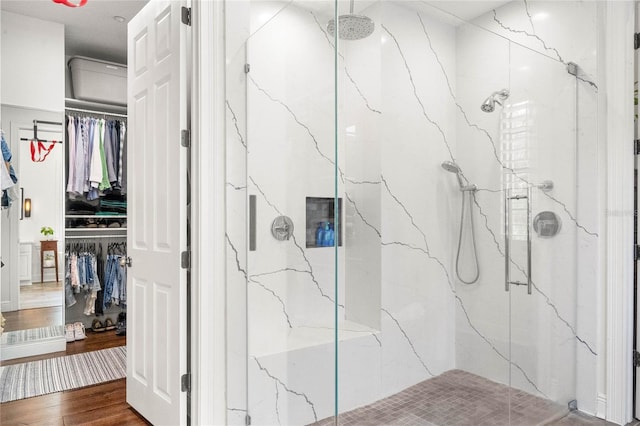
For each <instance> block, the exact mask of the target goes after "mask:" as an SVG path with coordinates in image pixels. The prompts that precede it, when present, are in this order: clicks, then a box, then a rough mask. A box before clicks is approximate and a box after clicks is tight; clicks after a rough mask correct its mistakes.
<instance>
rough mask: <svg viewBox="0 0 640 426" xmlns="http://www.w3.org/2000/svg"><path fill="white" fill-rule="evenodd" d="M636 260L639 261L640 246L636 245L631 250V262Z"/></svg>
mask: <svg viewBox="0 0 640 426" xmlns="http://www.w3.org/2000/svg"><path fill="white" fill-rule="evenodd" d="M638 259H640V246H639V245H637V244H636V245H635V247H634V250H633V260H638Z"/></svg>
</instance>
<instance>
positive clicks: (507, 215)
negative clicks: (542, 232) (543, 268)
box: [504, 188, 533, 294]
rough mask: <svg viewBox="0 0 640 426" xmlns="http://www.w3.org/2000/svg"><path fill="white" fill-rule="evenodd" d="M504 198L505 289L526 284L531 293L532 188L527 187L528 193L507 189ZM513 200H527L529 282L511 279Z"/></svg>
mask: <svg viewBox="0 0 640 426" xmlns="http://www.w3.org/2000/svg"><path fill="white" fill-rule="evenodd" d="M504 193H505V200H504V269H505V274H504V277H505V280H504V291H509V289H510V287H511V286H512V285H518V286H520V285H526V286H527V293H528V294H531V288H532V285H533V284H532V281H531V188H527V195H511V191H510V190H508V189H507V190H506V191H505V192H504ZM513 200H516V201H519V200H527V274H526V276H527V282H526V283H525V282H521V281H511V256H510V254H509V253H510V247H509V244H510V242H511V202H512V201H513Z"/></svg>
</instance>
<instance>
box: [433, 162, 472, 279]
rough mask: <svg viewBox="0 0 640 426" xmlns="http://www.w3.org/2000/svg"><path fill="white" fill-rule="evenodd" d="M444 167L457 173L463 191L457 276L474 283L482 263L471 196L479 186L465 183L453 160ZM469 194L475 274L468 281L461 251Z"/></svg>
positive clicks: (443, 165)
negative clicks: (477, 243)
mask: <svg viewBox="0 0 640 426" xmlns="http://www.w3.org/2000/svg"><path fill="white" fill-rule="evenodd" d="M441 165H442V168H443V169H445V170H446V171H448V172H450V173H455V174H456V176H457V178H458V184H459V185H460V192H462V208H461V210H460V232H459V234H458V252H457V253H456V276H457V277H458V279H459V280H460V281H461V282H462V283H464V284H473V283H475V282H476V281H478V278H480V265H479V264H478V249H477V248H476V233H475V228H474V226H473V205H472V204H471V197H473V192H475V191H477V190H478V189H477V187H476V186H475V185H473V184H468V183H467V184H465V181H466V179H464V177H463V175H462V170H460V166H458V165H457V164H456V163H454V162H453V161H445V162H443V163H442V164H441ZM466 194H469V196H468V197H469V220H470V221H471V241H472V242H473V258H474V259H475V267H476V268H475V269H476V273H475V276H474V277H473V278H472V279H471V280H470V281H466V280H464V279H463V278H462V277H461V276H460V251H461V250H462V230H463V225H464V213H465V204H466V199H467V195H466Z"/></svg>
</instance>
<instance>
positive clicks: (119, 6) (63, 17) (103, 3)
mask: <svg viewBox="0 0 640 426" xmlns="http://www.w3.org/2000/svg"><path fill="white" fill-rule="evenodd" d="M147 1H148V0H89V1H88V2H87V4H86V5H85V6H83V7H75V8H72V7H68V6H65V5H62V4H58V3H54V2H53V1H52V0H1V3H0V9H1V10H2V11H3V12H4V11H7V12H13V13H17V14H20V15H26V16H31V17H33V18H39V19H42V20H45V21H53V22H58V23H61V24H64V26H65V36H64V38H65V51H66V52H65V53H66V55H68V56H88V57H91V58H97V59H102V60H106V61H112V62H118V63H121V64H124V63H126V62H127V22H129V20H130V19H131V18H133V17H134V16H135V15H136V13H138V11H140V9H142V7H143V6H144V5H145V4H146V3H147ZM72 2H73V3H78V0H72ZM114 16H122V17H123V18H125V21H124V22H122V23H121V22H118V21H116V20H115V19H113V17H114Z"/></svg>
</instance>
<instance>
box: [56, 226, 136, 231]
mask: <svg viewBox="0 0 640 426" xmlns="http://www.w3.org/2000/svg"><path fill="white" fill-rule="evenodd" d="M64 230H65V232H106V231H109V232H116V231H126V230H127V228H126V227H124V226H123V227H121V228H64Z"/></svg>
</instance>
